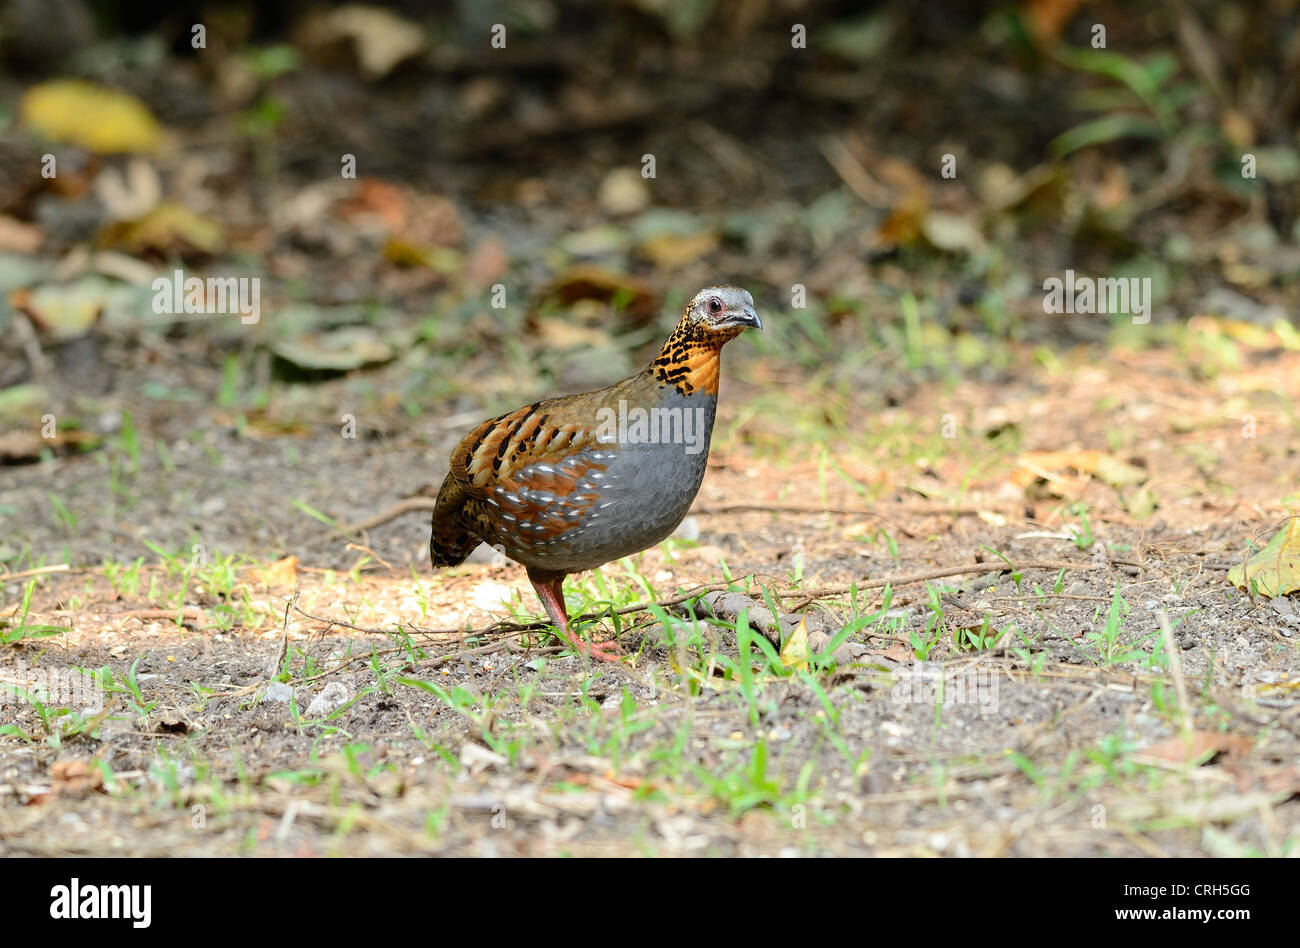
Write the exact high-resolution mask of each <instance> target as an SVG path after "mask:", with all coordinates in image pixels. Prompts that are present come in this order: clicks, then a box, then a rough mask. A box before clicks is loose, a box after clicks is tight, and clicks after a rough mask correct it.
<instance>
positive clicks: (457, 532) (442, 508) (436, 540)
mask: <svg viewBox="0 0 1300 948" xmlns="http://www.w3.org/2000/svg"><path fill="white" fill-rule="evenodd" d="M466 499H467V498H466V497H465V493H464V492H463V491H462V490H461V489H460V485H458V484H457V483H456V482H455V481H453V480H452V478H451V476H450V475H448V477H447V479H446V480H445V481H443V482H442V489H441V490H439V491H438V501H437V504H436V505H435V506H434V509H433V529H432V531H431V533H430V535H429V560H430V561H431V562H432V563H433V568H434V569H444V568H446V567H448V566H459V565H460V564H461V563H463V562H465V559H466V557H468V556H469V555H470V554H471V553H473V552H474V548H475V547H476V546H478V545H479V543H481V542H482V541H481V540H480V539H479V538H478V537H477V536H475V535H474V534H473V533H471V532H470V531H469V529H468V528H467V527H466V526H465V516H464V514H465V500H466Z"/></svg>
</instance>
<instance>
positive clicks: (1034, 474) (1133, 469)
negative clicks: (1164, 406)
mask: <svg viewBox="0 0 1300 948" xmlns="http://www.w3.org/2000/svg"><path fill="white" fill-rule="evenodd" d="M1066 471H1077V472H1078V473H1080V474H1087V475H1090V476H1092V477H1094V478H1096V479H1097V480H1099V481H1101V482H1102V483H1103V484H1109V485H1110V486H1111V487H1125V486H1128V485H1130V484H1141V483H1142V482H1143V481H1145V480H1147V477H1148V474H1147V472H1146V471H1145V470H1143V469H1142V468H1140V467H1138V466H1137V465H1135V464H1130V463H1129V462H1127V461H1124V460H1121V459H1120V458H1117V457H1115V456H1114V455H1112V454H1107V453H1105V452H1104V451H1028V452H1026V453H1025V454H1022V455H1021V456H1020V458H1019V465H1018V467H1017V468H1016V469H1015V471H1013V472H1012V474H1011V482H1012V483H1013V484H1015V485H1016V486H1017V487H1020V488H1021V489H1024V488H1026V487H1028V486H1029V485H1030V484H1033V483H1034V482H1035V481H1037V480H1039V479H1040V478H1041V479H1042V480H1045V481H1047V482H1048V484H1049V485H1051V486H1053V487H1056V486H1061V487H1064V486H1066V485H1077V483H1078V481H1077V479H1075V478H1071V477H1069V476H1068V475H1066V474H1065V473H1064V472H1066ZM1057 493H1060V491H1057Z"/></svg>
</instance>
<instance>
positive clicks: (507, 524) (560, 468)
mask: <svg viewBox="0 0 1300 948" xmlns="http://www.w3.org/2000/svg"><path fill="white" fill-rule="evenodd" d="M561 401H562V402H563V403H562V404H561V403H560V402H561ZM597 408H598V404H597V403H595V401H594V400H591V399H588V398H585V397H582V396H579V397H577V398H576V399H565V400H557V399H550V400H548V401H545V402H535V403H533V404H532V405H525V406H524V407H523V408H519V409H517V410H515V411H512V412H509V413H507V414H505V415H500V416H498V417H496V418H490V419H488V420H487V421H485V422H483V423H482V424H480V425H479V426H478V427H476V428H475V429H474V430H473V431H471V432H470V433H469V434H467V435H466V436H465V437H464V438H463V439H461V442H460V444H458V445H457V446H456V449H455V450H454V451H452V455H451V465H450V471H449V472H448V474H447V479H446V481H444V483H443V486H442V490H441V491H440V492H439V494H438V502H437V509H436V510H435V511H434V516H433V542H432V543H431V545H430V548H431V550H434V549H436V550H438V551H440V553H441V554H442V559H443V560H444V561H445V560H447V559H450V558H451V556H455V555H459V559H457V560H456V562H460V561H462V560H463V559H464V558H465V556H468V555H469V552H470V551H471V550H472V549H473V547H474V545H475V544H477V542H478V538H482V539H484V540H486V541H488V542H489V543H501V544H502V545H503V546H504V547H505V548H506V550H507V552H509V553H511V554H512V555H516V556H518V555H526V554H527V552H528V551H529V550H530V549H535V548H537V547H538V546H539V544H544V543H545V542H546V541H548V540H551V539H553V538H555V537H558V536H559V535H560V534H562V533H564V532H566V531H568V530H570V529H572V528H573V527H575V526H576V525H577V524H578V523H579V521H580V520H581V518H582V517H583V516H584V515H585V514H586V513H587V512H588V511H589V510H590V508H591V507H592V505H593V504H595V503H596V501H598V500H599V499H600V495H599V493H598V492H597V490H596V485H595V482H594V480H593V479H592V477H591V475H592V474H595V475H596V477H597V479H598V478H599V477H600V475H601V474H602V473H603V472H604V471H605V470H606V467H607V463H608V461H609V459H610V458H611V457H612V454H613V452H615V451H617V446H616V445H614V444H605V443H602V442H600V441H599V440H598V439H597V427H596V424H595V421H596V410H597ZM548 409H550V410H549V411H548ZM588 417H589V421H588ZM466 546H468V549H464V548H465V547H466ZM462 549H464V553H463V554H461V553H460V551H461V550H462ZM446 554H451V556H448V555H446ZM434 563H435V565H442V564H440V563H439V553H435V558H434Z"/></svg>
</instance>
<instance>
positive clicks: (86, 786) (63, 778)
mask: <svg viewBox="0 0 1300 948" xmlns="http://www.w3.org/2000/svg"><path fill="white" fill-rule="evenodd" d="M50 777H51V778H52V779H53V780H54V787H53V791H54V793H55V794H61V795H63V796H69V797H84V796H86V795H87V794H88V793H90V792H91V791H92V790H102V789H103V787H104V775H103V773H101V772H100V769H99V768H98V767H95V766H92V765H91V764H89V763H87V762H86V761H84V760H56V761H55V762H54V763H53V764H51V765H50Z"/></svg>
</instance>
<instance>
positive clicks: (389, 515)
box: [339, 497, 437, 533]
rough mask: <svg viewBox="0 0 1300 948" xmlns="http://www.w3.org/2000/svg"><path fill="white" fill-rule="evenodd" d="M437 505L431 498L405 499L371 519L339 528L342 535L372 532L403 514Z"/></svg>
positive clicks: (429, 508)
mask: <svg viewBox="0 0 1300 948" xmlns="http://www.w3.org/2000/svg"><path fill="white" fill-rule="evenodd" d="M436 505H437V501H436V500H435V499H434V498H433V497H407V498H405V499H404V500H399V501H398V502H397V503H395V504H393V506H391V507H389V508H388V509H387V510H384V511H381V512H380V513H377V514H375V515H374V516H373V517H367V518H366V519H365V520H361V521H359V522H357V523H350V524H345V525H342V526H340V527H339V530H341V531H343V532H344V533H361V532H362V531H365V530H373V529H374V528H375V527H377V526H379V525H380V524H384V523H388V521H390V520H396V519H397V518H398V517H400V516H402V515H403V514H408V513H413V512H415V511H417V510H432V509H433V508H434V507H435V506H436Z"/></svg>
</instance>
